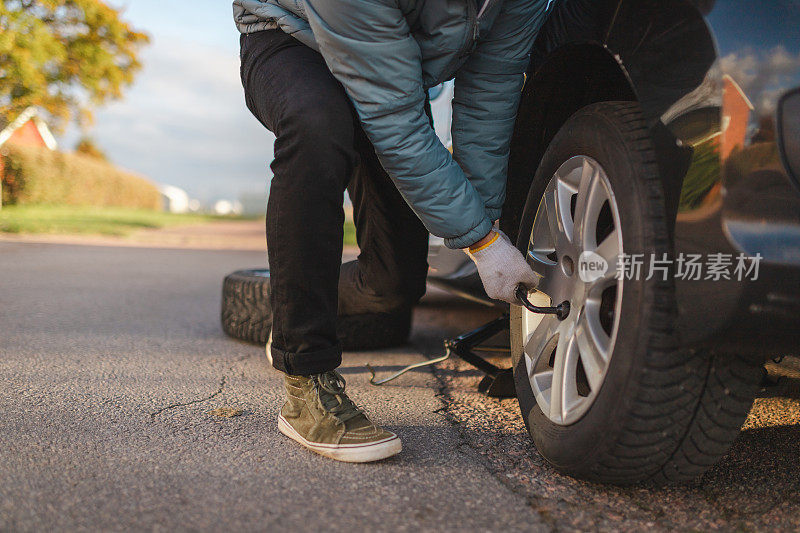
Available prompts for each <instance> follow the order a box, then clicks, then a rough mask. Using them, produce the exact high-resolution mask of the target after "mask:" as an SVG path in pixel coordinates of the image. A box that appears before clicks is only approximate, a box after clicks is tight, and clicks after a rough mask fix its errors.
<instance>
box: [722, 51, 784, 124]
mask: <svg viewBox="0 0 800 533" xmlns="http://www.w3.org/2000/svg"><path fill="white" fill-rule="evenodd" d="M720 68H721V69H722V72H723V73H725V74H729V75H730V76H731V77H732V78H733V79H734V80H736V82H737V83H738V84H739V86H740V87H741V88H742V90H743V91H744V92H745V94H746V95H747V96H748V98H750V100H751V101H752V102H753V104H754V105H756V106H758V108H759V109H761V110H762V112H772V111H773V110H774V109H775V106H776V104H777V99H778V97H780V95H781V94H782V93H783V91H782V89H781V87H785V86H786V84H787V82H790V81H791V80H793V79H795V78H796V77H797V76H798V74H800V54H797V55H792V54H790V53H789V52H787V51H786V48H784V47H783V46H778V47H775V48H773V49H772V50H769V51H761V52H758V53H757V52H753V51H750V52H748V53H745V54H742V55H738V54H729V55H727V56H725V57H723V58H722V59H721V60H720Z"/></svg>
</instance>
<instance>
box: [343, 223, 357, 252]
mask: <svg viewBox="0 0 800 533" xmlns="http://www.w3.org/2000/svg"><path fill="white" fill-rule="evenodd" d="M357 244H358V243H357V242H356V225H355V224H353V221H352V220H350V219H349V218H348V219H347V220H345V221H344V245H345V246H356V245H357Z"/></svg>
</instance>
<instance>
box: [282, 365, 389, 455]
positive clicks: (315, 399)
mask: <svg viewBox="0 0 800 533" xmlns="http://www.w3.org/2000/svg"><path fill="white" fill-rule="evenodd" d="M284 385H285V387H286V403H285V404H284V406H283V408H282V409H281V413H280V415H279V416H278V429H279V430H280V432H281V433H283V434H284V435H286V436H287V437H289V438H290V439H293V440H295V441H297V442H299V443H300V444H302V445H303V446H305V447H306V448H308V449H309V450H311V451H313V452H316V453H318V454H320V455H324V456H325V457H330V458H331V459H336V460H337V461H344V462H347V463H368V462H371V461H380V460H381V459H386V458H387V457H391V456H393V455H396V454H398V453H400V450H402V449H403V446H402V444H401V443H400V438H399V437H398V436H397V435H395V434H394V433H392V432H390V431H386V430H384V429H381V428H379V427H377V426H376V425H375V424H373V423H372V422H371V421H370V420H369V418H367V415H365V414H364V412H363V411H362V410H361V409H359V407H358V406H357V405H356V404H355V403H353V401H352V400H351V399H350V398H348V397H347V394H345V392H344V388H345V380H344V378H343V377H342V376H341V375H340V374H339V373H338V372H335V371H332V372H325V373H324V374H315V375H312V376H308V377H306V376H288V375H287V376H285V377H284Z"/></svg>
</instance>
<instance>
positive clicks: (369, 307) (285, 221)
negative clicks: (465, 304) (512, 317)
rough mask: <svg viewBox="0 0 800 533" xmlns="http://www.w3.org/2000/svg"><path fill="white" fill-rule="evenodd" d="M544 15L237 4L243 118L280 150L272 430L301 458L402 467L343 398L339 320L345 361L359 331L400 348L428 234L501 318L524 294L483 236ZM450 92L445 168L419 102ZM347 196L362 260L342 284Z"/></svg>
mask: <svg viewBox="0 0 800 533" xmlns="http://www.w3.org/2000/svg"><path fill="white" fill-rule="evenodd" d="M550 2H552V0H549V1H548V0H485V1H480V0H235V1H234V3H233V10H234V18H235V21H236V24H237V27H238V28H239V30H240V31H241V32H242V37H241V62H242V70H241V74H242V83H243V85H244V89H245V96H246V101H247V105H248V108H249V109H250V110H251V111H252V113H253V114H254V115H255V116H256V118H258V119H259V120H260V121H261V123H262V124H263V125H264V126H266V127H267V128H268V129H269V130H271V131H272V132H273V133H274V134H275V136H276V142H275V159H274V161H273V163H272V170H273V174H274V177H273V179H272V184H271V188H270V197H269V205H268V207H267V250H268V254H269V265H270V276H271V279H270V303H271V306H272V312H273V329H272V340H271V345H270V346H269V348H268V349H269V350H270V351H271V356H272V360H273V366H274V367H275V368H276V369H278V370H280V371H281V372H284V373H285V374H286V376H285V386H286V393H287V401H286V404H285V405H284V406H283V408H282V410H281V413H280V415H279V418H278V428H279V429H280V431H281V432H283V433H284V434H285V435H287V436H288V437H290V438H292V439H294V440H296V441H297V442H299V443H300V444H302V445H304V446H306V447H307V448H309V449H311V450H313V451H315V452H317V453H320V454H322V455H325V456H328V457H332V458H334V459H338V460H342V461H349V462H367V461H374V460H379V459H383V458H386V457H389V456H391V455H394V454H396V453H398V452H399V451H400V449H401V444H400V440H399V438H398V437H397V436H396V435H395V434H393V433H390V432H388V431H385V430H383V429H381V428H378V427H376V426H375V425H374V424H373V423H372V422H370V420H369V419H368V418H367V417H366V416H365V415H364V413H363V412H362V411H361V410H360V409H359V408H358V407H357V406H356V405H355V404H354V403H353V402H352V401H351V400H350V399H349V398H348V396H347V395H346V394H345V392H344V386H345V382H344V379H343V378H342V377H341V375H339V374H338V373H337V372H336V371H335V369H336V368H337V367H338V366H339V365H340V364H341V354H342V342H340V339H339V338H337V320H338V323H339V332H340V337H341V338H342V341H343V342H344V343H345V345H346V346H347V345H348V342H350V341H349V340H348V339H351V338H352V337H354V336H355V334H356V333H357V331H353V329H354V325H355V326H358V325H361V327H368V328H370V329H372V330H377V331H386V332H387V338H389V337H391V336H392V335H391V331H397V330H398V329H399V330H401V331H404V333H405V334H404V335H403V337H404V336H405V335H407V332H408V328H407V327H405V328H403V327H402V326H403V324H406V325H407V324H408V323H410V316H411V307H412V306H413V305H414V304H415V303H416V302H417V301H418V300H419V298H420V297H421V296H422V295H423V294H424V292H425V276H426V271H427V264H426V255H427V238H428V232H430V233H432V234H434V235H437V236H440V237H443V238H444V239H445V244H446V246H448V247H450V248H469V249H470V252H469V253H470V256H471V257H472V259H473V260H474V261H475V263H476V265H477V267H478V273H479V274H480V276H481V279H482V281H483V284H484V287H485V288H486V291H487V294H488V295H489V296H490V297H493V298H496V299H500V300H505V301H507V302H513V301H514V290H515V288H516V286H517V285H518V284H524V285H526V286H528V287H529V288H534V287H535V286H536V283H537V278H536V276H535V274H534V273H533V271H532V270H531V269H530V267H529V266H528V265H527V264H526V262H525V260H524V259H523V257H522V254H521V253H520V252H519V251H518V250H517V249H516V248H515V247H514V246H513V245H512V244H511V242H510V241H509V240H508V238H507V237H506V236H505V235H503V234H502V233H501V232H500V231H499V230H496V229H493V223H494V222H495V221H496V220H497V219H499V218H500V211H501V206H502V204H503V200H504V195H505V180H506V170H507V160H508V150H509V142H510V137H511V131H512V129H513V125H514V120H515V117H516V112H517V107H518V105H519V98H520V91H521V89H522V85H523V80H524V72H525V70H526V68H527V65H528V62H529V51H530V49H531V47H532V44H533V40H534V38H535V36H536V33H537V31H538V29H539V28H540V26H541V24H542V23H543V21H544V18H545V15H546V12H547V10H548V8H549V7H550V5H549V4H550ZM451 78H455V97H454V100H453V128H452V137H453V155H452V156H451V154H450V153H449V152H448V151H447V150H446V149H445V147H444V146H442V144H441V143H440V142H439V140H438V138H437V137H436V135H435V133H434V130H433V128H432V127H431V123H430V119H429V118H428V116H427V114H426V108H427V102H426V97H425V94H426V92H425V91H426V89H427V88H429V87H432V86H435V85H437V84H439V83H441V82H443V81H445V80H448V79H451ZM346 188H347V189H348V190H349V193H350V197H351V199H352V201H353V208H354V218H355V223H356V229H357V238H358V243H359V246H360V249H361V253H360V255H359V258H358V261H356V262H353V263H348V264H345V265H341V267H342V268H341V275H340V263H341V254H342V240H343V239H342V231H343V230H342V224H343V219H344V215H343V211H342V200H343V193H344V191H345V189H346ZM398 191H399V192H398ZM420 221H421V222H420ZM356 329H357V327H356ZM397 340H399V339H392V342H395V341H397ZM402 340H404V338H403V339H402Z"/></svg>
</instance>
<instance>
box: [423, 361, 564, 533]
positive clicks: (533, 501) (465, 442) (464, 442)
mask: <svg viewBox="0 0 800 533" xmlns="http://www.w3.org/2000/svg"><path fill="white" fill-rule="evenodd" d="M429 368H430V372H431V374H432V375H433V378H434V380H435V381H436V397H437V398H439V401H440V402H441V403H442V407H440V408H439V409H436V410H434V412H435V413H441V414H442V415H443V416H444V418H445V420H447V422H448V423H449V424H450V425H451V426H452V427H453V428H454V429H455V430H456V432H457V433H458V437H459V440H460V443H459V446H458V447H459V448H466V449H468V450H469V452H470V455H472V457H473V458H474V459H476V460H477V461H478V462H479V463H480V465H481V466H483V468H484V469H486V471H487V472H488V473H489V474H490V475H491V476H492V477H494V478H495V479H496V480H497V481H499V482H500V484H501V485H503V486H504V487H505V488H506V489H507V490H508V491H509V492H511V493H512V494H514V495H516V496H518V497H520V498H522V499H524V500H525V502H527V504H528V506H529V507H530V508H531V509H532V510H533V511H535V512H536V513H537V514H538V515H539V517H540V518H541V519H542V521H543V522H544V523H545V524H546V525H547V526H548V527H549V528H550V529H551V530H556V529H557V524H556V523H555V520H554V519H553V517H551V516H549V514H548V513H547V512H545V511H543V509H542V505H543V503H544V502H543V501H541V500H540V499H538V498H536V497H534V496H531V495H530V494H525V493H524V492H523V491H521V490H520V489H519V488H518V487H517V486H515V484H514V483H513V482H512V481H510V480H509V479H508V478H507V477H505V476H503V475H500V474H501V471H500V470H499V469H497V468H495V467H494V466H492V464H491V461H489V459H488V458H487V457H485V456H484V454H483V453H482V452H481V450H479V449H478V448H477V447H476V446H474V444H473V442H472V440H471V439H470V438H469V436H468V435H467V433H466V430H465V429H464V426H463V425H462V424H461V423H460V422H459V421H458V419H457V418H456V417H455V415H454V414H453V413H452V412H451V411H450V406H451V404H452V403H454V402H455V401H456V400H455V399H454V398H453V396H452V395H451V394H450V391H449V388H448V386H447V382H446V381H445V379H444V377H443V376H442V375H441V374H440V373H439V371H438V369H437V368H436V367H433V366H432V367H429ZM462 453H464V452H463V450H462ZM512 462H514V461H512Z"/></svg>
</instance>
